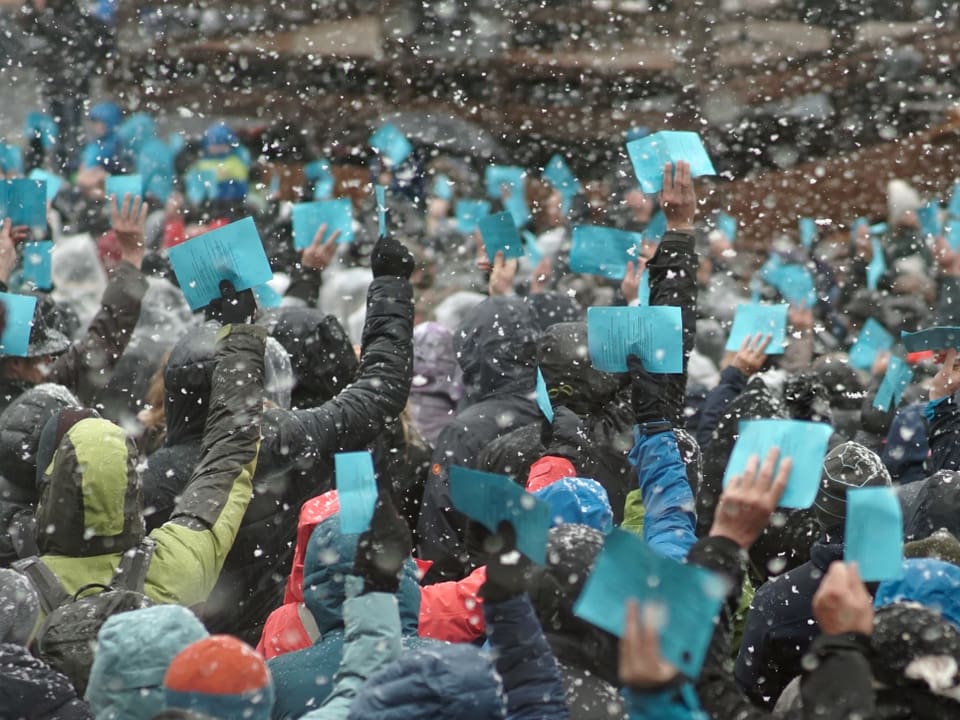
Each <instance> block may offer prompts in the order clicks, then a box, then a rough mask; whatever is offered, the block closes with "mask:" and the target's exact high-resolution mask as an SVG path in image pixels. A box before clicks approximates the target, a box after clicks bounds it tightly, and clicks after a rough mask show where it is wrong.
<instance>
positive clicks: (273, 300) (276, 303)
mask: <svg viewBox="0 0 960 720" xmlns="http://www.w3.org/2000/svg"><path fill="white" fill-rule="evenodd" d="M253 294H254V295H255V296H256V298H257V305H259V306H260V307H262V308H277V307H280V305H282V304H283V295H281V294H280V293H278V292H277V291H276V290H274V289H273V287H271V286H270V284H269V283H264V284H263V285H257V286H256V287H255V288H253Z"/></svg>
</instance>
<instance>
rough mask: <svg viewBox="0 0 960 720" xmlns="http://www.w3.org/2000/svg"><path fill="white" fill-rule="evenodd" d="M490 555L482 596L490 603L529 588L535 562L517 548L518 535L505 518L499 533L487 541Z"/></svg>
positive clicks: (486, 544) (523, 591)
mask: <svg viewBox="0 0 960 720" xmlns="http://www.w3.org/2000/svg"><path fill="white" fill-rule="evenodd" d="M484 549H485V550H487V551H488V552H489V553H490V554H489V557H488V558H487V580H486V582H484V584H483V586H482V587H481V588H480V597H482V598H483V599H484V600H485V601H487V602H503V601H504V600H509V599H510V598H512V597H516V596H517V595H522V594H523V593H525V592H526V591H527V587H528V586H529V585H530V582H531V579H532V577H533V567H534V566H533V563H531V562H530V560H528V559H527V558H526V557H524V556H523V555H522V554H521V553H520V552H519V551H518V550H517V534H516V531H515V530H514V529H513V525H511V524H510V523H509V522H507V521H506V520H504V521H503V522H501V523H500V526H499V527H498V528H497V532H496V533H494V534H492V535H490V536H489V537H488V538H487V540H486V541H485V543H484Z"/></svg>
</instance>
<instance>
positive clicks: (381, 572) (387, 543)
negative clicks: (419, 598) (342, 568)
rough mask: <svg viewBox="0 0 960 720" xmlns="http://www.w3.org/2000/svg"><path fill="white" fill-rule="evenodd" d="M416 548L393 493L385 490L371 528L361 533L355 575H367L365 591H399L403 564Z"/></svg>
mask: <svg viewBox="0 0 960 720" xmlns="http://www.w3.org/2000/svg"><path fill="white" fill-rule="evenodd" d="M412 550H413V538H412V537H411V536H410V528H409V527H407V523H406V521H404V519H403V518H402V517H400V515H399V513H397V510H396V508H395V507H394V506H393V500H392V499H391V497H390V492H389V491H388V490H386V489H381V490H380V492H379V494H378V495H377V504H376V505H375V506H374V509H373V517H372V518H371V520H370V528H369V529H368V530H366V531H364V532H363V533H362V534H361V535H360V540H358V541H357V554H356V557H355V558H354V561H353V574H354V575H357V576H358V577H362V578H363V581H364V582H363V591H364V592H365V593H368V592H385V593H391V594H392V593H396V592H397V590H398V589H399V588H400V572H401V570H402V569H403V563H404V561H405V560H406V559H407V558H408V557H410V552H411V551H412Z"/></svg>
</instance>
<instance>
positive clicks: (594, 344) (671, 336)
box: [587, 305, 683, 374]
mask: <svg viewBox="0 0 960 720" xmlns="http://www.w3.org/2000/svg"><path fill="white" fill-rule="evenodd" d="M587 348H588V351H589V353H590V362H591V363H592V364H593V366H594V367H595V368H596V369H597V370H602V371H604V372H627V356H628V355H637V356H638V357H639V358H640V359H641V360H642V361H643V366H644V368H646V370H647V372H649V373H654V374H676V373H680V372H683V320H682V318H681V315H680V308H678V307H669V306H665V305H657V306H654V307H592V308H588V309H587Z"/></svg>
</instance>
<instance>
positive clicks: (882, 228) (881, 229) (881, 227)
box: [870, 222, 890, 235]
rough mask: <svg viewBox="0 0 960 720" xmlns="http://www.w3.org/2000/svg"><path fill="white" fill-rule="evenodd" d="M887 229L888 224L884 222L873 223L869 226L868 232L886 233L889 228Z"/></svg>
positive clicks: (873, 233)
mask: <svg viewBox="0 0 960 720" xmlns="http://www.w3.org/2000/svg"><path fill="white" fill-rule="evenodd" d="M889 229H890V226H889V225H887V224H886V223H885V222H878V223H874V224H873V225H871V226H870V234H871V235H886V233H887V230H889Z"/></svg>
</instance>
